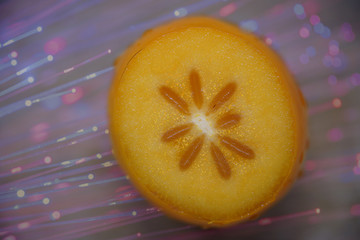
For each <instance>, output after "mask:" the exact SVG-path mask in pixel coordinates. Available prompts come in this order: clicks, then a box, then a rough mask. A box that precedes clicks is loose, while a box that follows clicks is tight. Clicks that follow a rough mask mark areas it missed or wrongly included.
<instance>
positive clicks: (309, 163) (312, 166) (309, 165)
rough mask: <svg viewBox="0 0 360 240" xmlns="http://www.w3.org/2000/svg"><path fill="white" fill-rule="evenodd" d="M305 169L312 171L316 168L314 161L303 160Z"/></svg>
mask: <svg viewBox="0 0 360 240" xmlns="http://www.w3.org/2000/svg"><path fill="white" fill-rule="evenodd" d="M304 167H305V170H306V171H313V170H314V169H315V168H316V163H315V162H314V161H310V160H308V161H306V162H305V166H304Z"/></svg>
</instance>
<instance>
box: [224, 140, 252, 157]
mask: <svg viewBox="0 0 360 240" xmlns="http://www.w3.org/2000/svg"><path fill="white" fill-rule="evenodd" d="M220 141H221V142H222V143H223V144H224V145H225V147H227V148H228V149H230V150H232V151H234V152H235V153H237V154H239V155H240V156H242V157H244V158H248V159H252V158H254V157H255V153H254V151H253V150H251V149H250V148H249V147H248V146H246V145H244V144H242V143H240V142H239V141H237V140H235V139H232V138H230V137H227V136H224V137H221V139H220Z"/></svg>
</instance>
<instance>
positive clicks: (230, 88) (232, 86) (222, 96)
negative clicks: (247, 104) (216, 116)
mask: <svg viewBox="0 0 360 240" xmlns="http://www.w3.org/2000/svg"><path fill="white" fill-rule="evenodd" d="M235 90H236V83H234V82H232V83H229V84H227V85H226V86H225V87H224V88H223V89H221V90H220V92H219V93H218V94H216V96H215V97H214V99H213V100H212V101H211V103H210V105H209V109H208V111H207V113H206V115H209V114H210V113H213V112H215V111H216V110H217V109H219V108H220V107H221V106H222V105H223V104H224V103H226V102H227V101H228V100H229V99H230V98H231V96H232V95H233V94H234V92H235Z"/></svg>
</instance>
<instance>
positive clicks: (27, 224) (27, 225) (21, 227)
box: [17, 222, 30, 230]
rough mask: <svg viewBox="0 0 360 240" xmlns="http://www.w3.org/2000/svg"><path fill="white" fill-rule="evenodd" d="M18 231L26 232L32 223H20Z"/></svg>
mask: <svg viewBox="0 0 360 240" xmlns="http://www.w3.org/2000/svg"><path fill="white" fill-rule="evenodd" d="M17 227H18V229H20V230H24V229H26V228H29V227H30V223H29V222H22V223H19V224H18V225H17Z"/></svg>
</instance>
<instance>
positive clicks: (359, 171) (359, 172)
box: [353, 166, 360, 175]
mask: <svg viewBox="0 0 360 240" xmlns="http://www.w3.org/2000/svg"><path fill="white" fill-rule="evenodd" d="M353 172H354V174H355V175H360V168H359V167H358V166H355V167H354V168H353Z"/></svg>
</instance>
